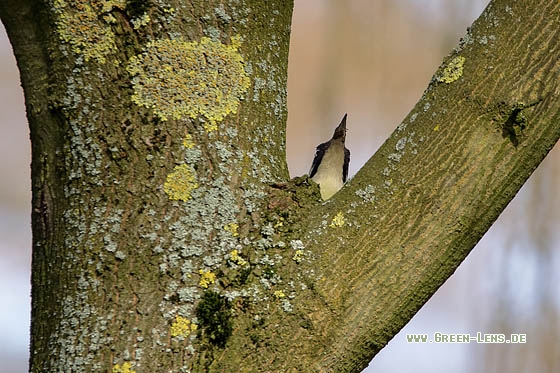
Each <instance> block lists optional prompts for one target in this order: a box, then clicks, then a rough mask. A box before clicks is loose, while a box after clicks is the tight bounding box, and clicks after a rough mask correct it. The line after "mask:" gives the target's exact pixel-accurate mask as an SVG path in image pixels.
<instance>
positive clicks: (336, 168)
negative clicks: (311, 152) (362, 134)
mask: <svg viewBox="0 0 560 373" xmlns="http://www.w3.org/2000/svg"><path fill="white" fill-rule="evenodd" d="M346 116H347V114H344V117H343V118H342V121H340V124H339V125H338V127H336V129H335V130H334V134H333V136H332V138H331V139H330V140H329V141H327V142H324V143H322V144H320V145H319V146H317V151H316V152H315V158H314V159H313V164H312V165H311V170H309V177H310V178H311V179H312V180H313V181H315V182H316V183H317V184H319V188H320V190H321V197H322V198H323V200H327V199H329V198H331V196H332V195H333V194H335V193H336V192H338V191H339V190H340V188H342V186H343V185H344V183H345V182H346V178H347V177H348V164H349V163H350V150H348V149H346V147H345V146H344V141H345V140H346Z"/></svg>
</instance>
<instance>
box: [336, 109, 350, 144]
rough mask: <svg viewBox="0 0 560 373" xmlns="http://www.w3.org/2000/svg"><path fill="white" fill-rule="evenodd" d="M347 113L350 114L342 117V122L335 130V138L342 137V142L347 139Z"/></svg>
mask: <svg viewBox="0 0 560 373" xmlns="http://www.w3.org/2000/svg"><path fill="white" fill-rule="evenodd" d="M347 115H348V114H344V117H342V120H341V121H340V124H339V125H338V127H336V129H335V130H334V134H333V140H338V139H342V142H344V140H346V116H347Z"/></svg>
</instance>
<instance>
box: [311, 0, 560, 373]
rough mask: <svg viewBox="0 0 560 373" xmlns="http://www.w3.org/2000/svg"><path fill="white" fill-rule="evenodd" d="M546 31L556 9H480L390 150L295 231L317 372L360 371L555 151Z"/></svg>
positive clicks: (552, 69)
mask: <svg viewBox="0 0 560 373" xmlns="http://www.w3.org/2000/svg"><path fill="white" fill-rule="evenodd" d="M543 14H546V15H547V16H546V17H543V16H542V15H543ZM558 22H560V4H559V3H558V2H556V1H534V2H530V4H529V3H528V2H523V3H519V2H511V1H504V0H501V1H493V2H492V3H491V4H490V5H489V6H488V8H487V9H486V10H485V11H484V13H483V14H482V15H481V16H480V18H479V19H478V20H477V21H476V22H475V23H474V24H473V26H472V28H471V29H470V30H469V31H468V32H467V34H466V35H465V37H464V38H463V39H462V40H461V43H460V44H459V46H458V47H457V48H456V49H455V50H454V51H453V52H452V53H451V54H450V55H449V56H448V57H447V58H445V60H444V62H443V64H442V66H441V67H440V68H439V69H438V71H437V72H436V73H435V75H434V77H433V78H432V81H431V82H430V85H429V86H428V88H427V89H426V91H425V92H424V95H423V97H422V98H421V100H420V101H419V102H418V103H417V104H416V106H415V107H414V109H413V110H412V111H411V112H410V114H409V115H408V116H407V117H406V118H405V119H404V121H403V122H402V123H401V124H400V125H399V126H398V127H397V129H396V130H395V131H394V132H393V134H392V135H391V137H390V138H389V139H388V140H387V141H386V142H385V143H384V144H383V146H382V147H381V148H380V149H379V150H378V151H377V153H376V154H375V155H374V156H373V157H372V158H371V159H370V160H369V161H368V162H367V164H366V165H365V166H364V167H363V169H362V170H360V172H359V173H358V174H357V175H356V176H355V177H354V178H353V179H352V180H351V181H350V182H349V183H348V184H347V185H346V186H345V187H344V188H343V190H342V191H341V192H339V193H338V194H337V195H336V196H335V197H334V198H333V199H332V200H330V201H328V202H327V203H325V204H324V207H323V208H321V209H318V210H317V211H316V212H315V213H314V214H312V215H311V216H310V217H309V224H310V226H311V229H310V232H309V234H308V236H307V240H308V242H310V248H311V250H312V251H314V252H315V253H317V254H318V255H320V259H319V260H320V263H321V264H320V268H321V271H320V273H321V276H322V278H321V281H318V282H317V283H318V285H317V288H318V291H319V292H320V293H321V294H322V296H323V297H324V299H325V300H326V301H327V302H328V304H329V305H330V306H331V307H332V308H333V309H334V310H336V312H333V313H330V315H331V316H326V315H322V317H327V318H328V319H329V322H327V323H325V322H324V320H323V321H322V322H321V324H322V329H324V330H335V331H336V332H335V333H332V335H331V337H330V338H329V340H328V341H327V343H326V346H328V347H327V348H326V349H325V351H324V352H323V353H324V357H322V358H319V359H318V360H319V361H318V363H317V365H316V368H317V370H323V369H324V370H328V371H338V372H342V371H357V370H358V369H363V368H364V367H365V366H367V363H368V362H369V361H370V360H371V358H372V357H373V356H374V355H375V354H377V352H379V351H380V350H381V348H383V346H385V345H386V344H387V342H388V341H389V340H390V339H391V338H392V337H393V336H394V335H395V334H396V333H397V332H398V331H399V330H400V329H401V328H402V327H403V326H404V325H405V324H406V323H407V322H408V321H409V320H410V319H411V318H412V316H413V315H414V314H415V313H416V312H417V311H418V310H419V309H420V308H421V307H422V305H423V304H424V303H425V302H426V301H427V300H428V299H429V298H430V297H431V296H432V295H433V294H434V292H435V291H436V290H437V289H438V288H439V287H440V286H441V285H442V284H443V283H444V282H445V280H446V279H447V278H448V277H449V276H451V275H452V274H453V272H454V271H455V270H456V268H457V267H458V266H459V264H460V263H461V262H462V261H463V260H464V259H465V257H466V256H467V255H468V253H469V252H470V251H471V249H472V248H473V247H474V246H475V245H476V243H477V242H478V241H479V240H480V239H481V237H482V236H483V234H484V233H485V232H486V231H487V230H488V228H489V227H490V226H491V225H492V223H493V222H494V221H495V220H496V219H497V217H498V216H499V214H500V213H501V211H502V210H503V209H504V208H505V207H506V205H507V204H508V203H509V201H511V199H512V198H513V197H514V196H515V194H516V193H517V191H518V190H519V189H520V188H521V186H522V185H523V183H524V182H525V181H526V180H527V178H528V177H529V176H530V175H531V173H532V172H533V171H534V169H535V168H536V167H537V166H538V165H539V163H540V162H541V161H542V160H543V158H544V157H545V156H546V154H547V153H548V152H549V150H550V149H551V148H552V147H553V146H554V144H555V143H556V142H557V140H558V138H559V137H560V125H559V123H560V100H559V94H560V87H559V82H560V79H559V78H560V77H559V73H560V50H559V49H558V48H557V45H559V44H558V43H560V40H559V29H558V27H557V24H558ZM337 221H338V222H339V223H338V224H337ZM341 221H343V223H342V224H340V222H341ZM332 315H337V316H336V317H334V316H332ZM322 317H319V318H322ZM348 360H351V361H352V363H351V364H348Z"/></svg>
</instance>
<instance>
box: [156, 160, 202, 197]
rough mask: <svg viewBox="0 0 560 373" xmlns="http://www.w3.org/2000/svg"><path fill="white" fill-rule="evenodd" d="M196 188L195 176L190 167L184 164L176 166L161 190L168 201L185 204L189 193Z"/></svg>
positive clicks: (189, 195)
mask: <svg viewBox="0 0 560 373" xmlns="http://www.w3.org/2000/svg"><path fill="white" fill-rule="evenodd" d="M196 188H198V183H197V182H196V175H195V173H194V171H193V169H192V168H191V166H189V165H186V164H182V165H179V166H176V167H175V168H174V170H173V172H171V173H170V174H169V175H167V180H166V181H165V184H163V190H164V191H165V193H167V195H168V196H169V198H170V199H172V200H179V201H185V202H186V201H188V200H189V199H190V198H191V192H192V191H193V190H194V189H196Z"/></svg>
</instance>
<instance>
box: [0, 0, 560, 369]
mask: <svg viewBox="0 0 560 373" xmlns="http://www.w3.org/2000/svg"><path fill="white" fill-rule="evenodd" d="M292 6H293V4H292V3H291V2H283V1H263V0H246V1H229V2H227V5H224V3H207V2H195V1H191V2H188V1H181V2H175V3H173V4H164V2H162V1H158V2H147V1H146V2H142V1H125V0H112V1H90V2H84V1H82V0H66V1H62V0H54V1H48V2H47V1H32V0H23V1H22V0H4V1H3V2H2V3H1V4H0V16H1V17H2V21H3V22H4V24H5V26H6V30H7V32H8V35H9V37H10V40H11V42H12V45H13V47H14V52H15V55H16V58H17V61H18V65H19V69H20V71H21V79H22V85H23V87H24V92H25V97H26V107H27V114H28V119H29V124H30V128H31V140H32V152H33V158H32V188H33V216H32V221H33V245H34V247H33V268H32V272H33V274H32V330H31V371H33V372H43V371H48V372H59V371H60V372H69V371H84V372H87V371H101V372H109V371H112V372H132V371H135V372H163V371H177V372H187V371H223V372H235V371H243V372H245V371H246V372H249V371H270V372H287V371H290V372H300V371H333V372H335V371H336V372H355V371H359V370H360V369H363V368H364V367H365V366H366V365H367V363H368V362H369V360H371V358H372V357H373V356H374V355H375V354H376V353H377V352H378V351H380V350H381V348H383V346H385V344H386V343H387V342H388V341H389V340H390V339H391V338H392V337H393V336H394V335H395V334H396V333H397V332H398V331H399V330H400V329H401V328H402V327H403V326H404V325H405V324H406V323H407V322H408V320H410V319H411V318H412V316H413V315H414V314H415V313H416V312H417V311H418V309H419V308H420V307H421V306H422V305H423V304H424V303H425V302H426V301H427V300H428V299H429V297H430V296H431V295H432V294H433V293H434V292H435V291H436V290H437V288H438V287H439V286H441V284H442V283H443V282H444V281H445V280H446V279H447V278H448V277H449V276H451V274H452V273H453V271H454V270H455V269H456V268H457V266H458V265H459V264H460V263H461V261H462V260H463V259H464V258H465V257H466V255H467V254H468V253H469V251H470V250H471V249H472V248H473V247H474V245H475V244H476V242H477V241H478V240H479V239H480V238H481V237H482V235H483V234H484V233H485V232H486V230H488V228H489V227H490V225H491V224H492V223H493V222H494V221H495V219H496V218H497V217H498V215H499V213H500V212H501V211H502V210H503V209H504V208H505V206H506V205H507V204H508V203H509V201H510V200H511V199H512V198H513V196H514V195H515V193H516V192H517V191H518V190H519V188H520V187H521V186H522V184H523V183H524V182H525V180H526V179H527V178H528V177H529V175H530V174H531V173H532V171H533V170H534V169H535V168H536V167H537V165H538V164H539V163H540V162H541V161H542V159H543V158H544V157H545V155H546V154H547V153H548V151H549V150H550V149H551V148H552V146H553V145H554V144H555V143H556V141H557V140H558V137H559V136H560V125H558V123H559V120H560V101H559V100H558V98H559V94H560V87H559V85H558V83H559V82H560V79H559V72H560V69H559V67H560V62H559V61H560V50H559V49H558V47H557V46H558V45H560V40H559V29H558V27H557V25H558V23H559V21H560V4H558V2H557V1H553V0H548V1H536V0H532V1H524V2H516V1H506V0H501V1H493V2H492V3H491V4H490V5H489V7H488V8H487V9H486V10H485V12H484V13H483V15H482V16H481V17H480V18H479V19H478V20H477V21H476V22H475V23H474V24H473V26H472V28H471V29H470V30H469V32H468V33H467V34H466V36H465V37H464V39H463V40H462V42H461V43H460V45H459V46H458V47H457V48H456V49H455V50H454V51H453V52H452V53H451V54H450V55H449V57H447V58H446V59H445V61H444V62H443V64H442V66H441V67H440V68H439V69H438V71H437V72H436V73H435V75H434V78H433V79H432V81H431V82H430V85H429V86H428V88H427V90H426V92H425V93H424V95H423V97H422V99H421V100H420V102H419V103H418V104H417V105H416V106H415V108H414V109H413V110H412V111H411V113H410V114H409V116H408V117H407V118H406V119H405V120H404V121H403V122H402V123H401V124H400V125H399V126H398V127H397V129H396V130H395V132H394V133H393V134H392V135H391V137H390V138H389V139H388V140H387V141H386V142H385V144H384V145H383V146H382V147H381V148H380V149H379V151H378V152H377V153H376V154H375V155H374V156H373V157H372V158H371V159H370V160H369V161H368V163H367V164H366V165H365V166H364V167H363V169H362V170H360V172H359V173H358V174H357V175H356V176H355V177H354V178H353V179H352V180H351V181H350V182H349V183H347V185H346V186H345V188H343V190H342V191H341V192H340V193H338V194H336V195H335V196H334V197H333V198H332V199H331V200H329V201H328V202H326V203H321V202H320V201H319V197H318V189H317V186H316V185H315V184H313V183H312V182H311V181H309V180H307V179H306V178H298V179H295V180H292V181H290V182H288V172H287V167H286V162H285V122H286V107H285V102H286V70H287V55H288V42H289V28H290V19H291V12H292ZM310 151H312V149H311V150H310Z"/></svg>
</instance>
